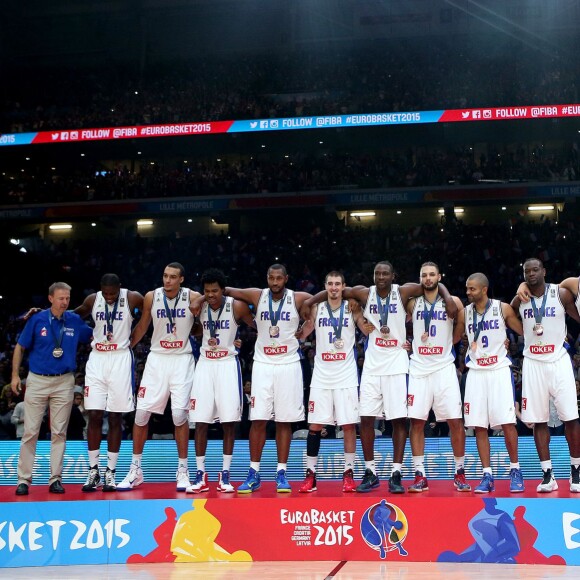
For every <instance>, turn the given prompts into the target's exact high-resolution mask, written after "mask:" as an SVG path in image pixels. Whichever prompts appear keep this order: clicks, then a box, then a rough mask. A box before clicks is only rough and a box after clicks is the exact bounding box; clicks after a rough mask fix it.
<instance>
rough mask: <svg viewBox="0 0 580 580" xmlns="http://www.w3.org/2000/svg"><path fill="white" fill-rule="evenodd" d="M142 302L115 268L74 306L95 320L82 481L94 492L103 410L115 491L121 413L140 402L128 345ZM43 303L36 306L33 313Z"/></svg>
mask: <svg viewBox="0 0 580 580" xmlns="http://www.w3.org/2000/svg"><path fill="white" fill-rule="evenodd" d="M142 308H143V296H142V295H141V294H140V293H139V292H135V291H132V290H127V289H125V288H121V282H120V281H119V277H118V276H117V275H116V274H105V275H104V276H103V277H102V278H101V290H100V291H99V292H94V293H92V294H89V295H88V296H87V297H86V298H85V299H84V301H83V303H82V304H81V305H80V306H77V308H75V310H74V312H75V313H76V314H78V315H79V316H81V317H82V318H88V317H89V316H91V317H92V319H93V322H94V324H95V330H94V333H93V341H92V343H91V347H92V350H91V353H90V355H89V359H88V361H87V365H86V369H85V389H84V407H85V409H86V410H87V411H88V412H89V424H88V429H87V444H88V454H89V473H88V475H87V479H86V482H85V484H84V485H83V487H82V491H84V492H93V491H97V489H98V488H99V487H100V486H101V475H100V473H99V460H100V457H99V455H100V453H99V450H100V445H101V437H102V430H103V414H104V412H105V411H107V412H108V421H109V432H108V434H107V468H106V471H105V476H104V484H103V491H107V492H108V491H115V490H116V483H115V471H116V468H117V459H118V457H119V449H120V447H121V434H122V413H130V412H131V411H133V410H134V408H135V401H134V397H133V353H132V351H131V349H130V348H129V342H130V337H131V326H132V323H133V313H134V312H136V311H141V310H142ZM38 311H40V309H37V308H33V309H31V310H30V311H29V314H34V313H36V312H38Z"/></svg>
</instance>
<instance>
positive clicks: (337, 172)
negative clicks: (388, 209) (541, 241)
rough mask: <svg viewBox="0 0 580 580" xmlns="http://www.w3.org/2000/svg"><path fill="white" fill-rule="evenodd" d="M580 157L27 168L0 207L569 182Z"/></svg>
mask: <svg viewBox="0 0 580 580" xmlns="http://www.w3.org/2000/svg"><path fill="white" fill-rule="evenodd" d="M578 173H580V155H579V152H578V149H577V148H576V147H575V146H574V145H573V144H571V143H567V144H566V143H563V142H562V143H561V145H560V148H559V150H557V151H555V152H550V153H548V152H545V151H544V150H543V148H542V147H539V146H532V147H525V146H523V145H522V144H519V146H514V147H513V149H508V148H507V147H504V146H493V145H490V146H489V154H487V155H485V154H482V155H480V156H478V157H477V158H476V156H474V154H473V151H472V150H471V149H470V148H469V147H468V146H465V147H457V148H449V149H445V148H442V147H431V148H428V147H420V148H419V147H415V148H406V149H387V150H382V149H380V148H379V149H377V150H376V151H373V152H372V153H371V152H367V153H362V152H359V153H356V152H355V153H352V152H351V153H348V154H347V153H337V152H334V153H322V154H318V155H314V154H304V153H295V154H293V155H286V156H282V155H280V156H278V157H274V156H273V155H270V156H260V157H250V156H246V157H244V158H237V159H232V158H225V157H224V158H219V159H216V158H212V159H209V158H207V157H206V158H202V159H194V160H191V161H187V163H184V160H183V159H179V160H155V161H153V162H151V161H145V160H144V161H143V162H141V163H139V164H138V166H137V168H136V169H135V170H133V171H132V170H130V169H129V168H128V167H127V166H126V165H123V164H121V163H119V165H118V166H117V167H115V168H113V169H107V168H104V167H102V166H98V165H90V166H89V167H86V166H82V165H80V166H78V167H76V168H70V169H66V168H65V167H56V168H54V167H51V166H50V165H49V166H46V167H34V168H30V167H27V166H26V165H25V169H17V170H15V171H12V172H10V171H8V172H2V174H0V204H6V205H15V204H27V203H54V202H74V203H77V202H82V201H95V200H103V201H107V200H125V199H141V198H168V197H184V196H198V195H200V196H201V195H203V196H212V195H239V194H268V193H283V192H304V191H322V190H332V189H345V188H350V189H373V188H405V187H420V186H445V185H447V186H449V185H450V184H463V185H473V184H478V183H487V182H488V181H487V180H499V181H506V182H507V181H512V182H513V181H539V182H561V181H574V180H576V178H577V176H578Z"/></svg>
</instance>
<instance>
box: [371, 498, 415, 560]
mask: <svg viewBox="0 0 580 580" xmlns="http://www.w3.org/2000/svg"><path fill="white" fill-rule="evenodd" d="M408 532H409V523H408V521H407V516H406V515H405V514H404V513H403V512H402V511H401V509H400V508H398V507H397V506H396V505H393V504H391V503H387V500H385V499H382V500H381V501H380V503H376V504H374V505H372V506H371V507H369V508H368V509H367V510H366V511H365V513H364V514H363V516H362V518H361V521H360V533H361V536H362V539H363V540H364V541H365V543H366V545H367V546H368V547H369V548H371V549H373V550H375V551H376V552H378V553H379V556H380V558H381V559H383V560H384V559H385V558H386V557H387V552H392V551H393V550H398V551H399V554H400V555H401V556H407V555H408V552H407V550H405V548H403V542H404V541H405V538H406V537H407V533H408Z"/></svg>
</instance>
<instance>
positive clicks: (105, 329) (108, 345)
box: [91, 288, 133, 352]
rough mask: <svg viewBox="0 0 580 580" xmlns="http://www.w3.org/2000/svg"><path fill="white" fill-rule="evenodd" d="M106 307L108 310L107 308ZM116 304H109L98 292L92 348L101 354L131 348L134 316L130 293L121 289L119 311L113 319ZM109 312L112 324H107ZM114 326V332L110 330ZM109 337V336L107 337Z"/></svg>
mask: <svg viewBox="0 0 580 580" xmlns="http://www.w3.org/2000/svg"><path fill="white" fill-rule="evenodd" d="M105 305H106V308H105ZM113 310H115V305H114V304H107V303H106V301H105V299H104V298H103V293H102V292H101V291H99V292H97V295H96V296H95V302H94V304H93V310H92V312H91V316H92V317H93V320H94V321H95V330H94V332H93V341H92V342H91V346H92V348H93V349H94V350H97V351H99V352H108V351H112V350H122V349H127V348H129V343H130V342H131V340H130V339H131V326H132V324H133V315H132V313H131V308H130V307H129V298H128V291H127V289H126V288H121V290H120V292H119V297H118V298H117V310H116V312H115V316H114V317H113ZM107 311H108V314H109V320H110V323H109V324H107ZM109 326H112V331H111V329H110V328H109ZM107 335H109V336H107Z"/></svg>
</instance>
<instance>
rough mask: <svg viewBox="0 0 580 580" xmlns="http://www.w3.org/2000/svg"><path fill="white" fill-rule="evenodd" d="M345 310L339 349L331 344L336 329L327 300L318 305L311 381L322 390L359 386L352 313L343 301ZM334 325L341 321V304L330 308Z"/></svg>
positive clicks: (346, 302)
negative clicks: (341, 342)
mask: <svg viewBox="0 0 580 580" xmlns="http://www.w3.org/2000/svg"><path fill="white" fill-rule="evenodd" d="M342 303H343V304H344V312H343V318H342V331H341V333H340V338H341V340H342V341H344V342H343V344H342V345H340V346H341V348H338V347H337V346H335V344H334V339H335V331H334V327H333V321H332V318H331V317H330V315H329V313H328V306H327V304H328V303H327V302H323V303H321V304H319V305H318V310H317V312H316V319H315V321H314V328H315V332H316V356H315V358H314V373H313V375H312V384H316V386H317V387H322V388H325V389H344V388H347V387H353V386H356V385H358V373H357V369H356V358H355V340H356V336H355V335H356V328H355V321H354V316H352V314H351V312H350V309H349V308H348V301H347V300H343V302H342ZM332 314H333V316H334V324H335V325H337V324H338V322H339V320H340V307H338V308H337V309H336V310H333V311H332Z"/></svg>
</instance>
